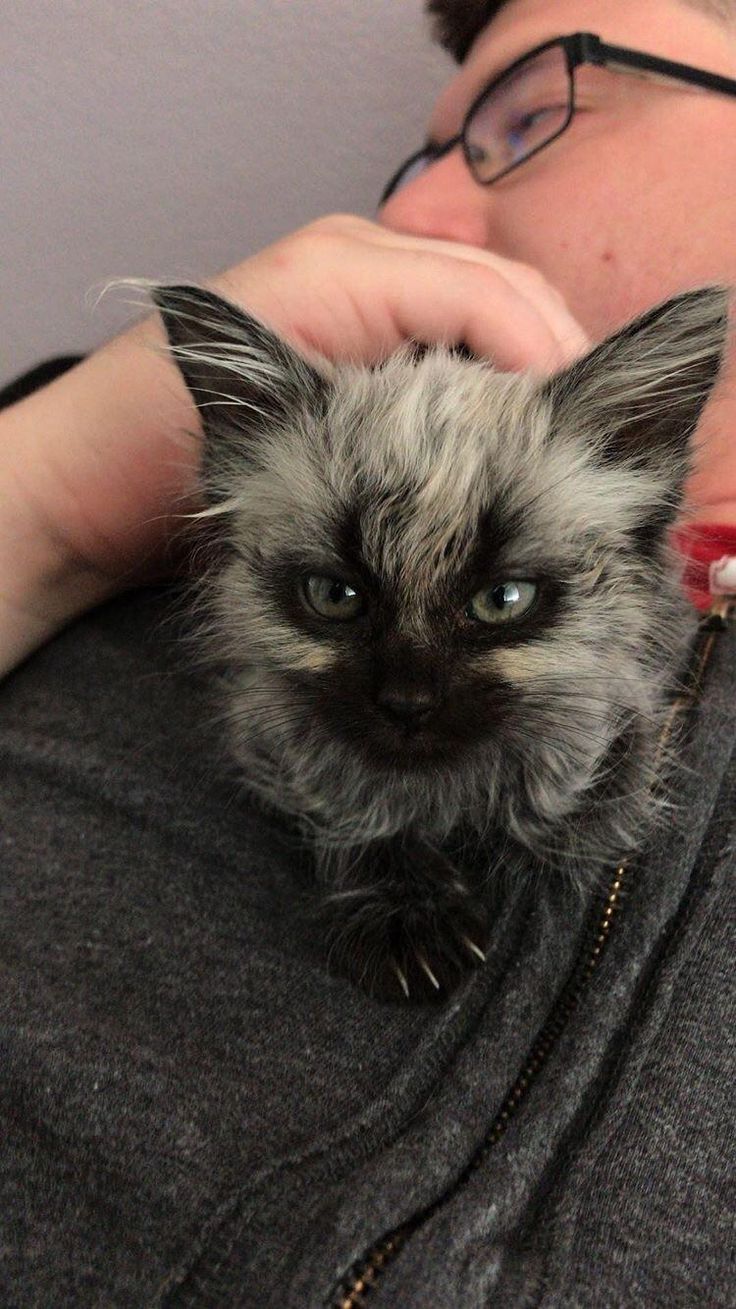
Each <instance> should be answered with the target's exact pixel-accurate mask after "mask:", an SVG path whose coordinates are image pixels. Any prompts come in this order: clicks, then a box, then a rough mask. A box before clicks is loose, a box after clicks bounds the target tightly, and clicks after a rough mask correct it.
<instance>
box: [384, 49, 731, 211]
mask: <svg viewBox="0 0 736 1309" xmlns="http://www.w3.org/2000/svg"><path fill="white" fill-rule="evenodd" d="M581 64H596V65H597V66H598V67H601V68H612V69H614V70H616V71H624V72H630V71H634V72H637V73H640V74H641V73H643V74H648V75H649V76H652V77H656V78H664V79H666V80H669V79H672V80H674V81H677V82H689V83H690V85H691V86H699V87H703V88H705V89H706V90H708V91H716V92H719V93H720V94H721V95H733V96H736V80H734V79H733V78H730V77H721V76H719V75H718V74H717V73H708V72H706V71H705V70H704V69H702V68H692V67H691V66H690V65H689V64H677V63H673V62H672V61H671V60H670V59H659V58H657V57H656V56H655V55H647V54H643V53H642V52H641V51H640V50H628V49H626V48H625V47H623V46H618V45H606V44H605V43H604V42H603V41H601V40H600V38H599V37H597V36H594V35H593V33H592V32H575V33H574V34H573V35H572V36H558V37H555V39H554V40H552V41H545V42H544V44H543V45H539V46H536V47H535V49H534V50H530V51H529V52H528V54H525V55H522V57H521V58H520V59H517V60H516V61H515V62H514V63H513V64H511V65H510V67H509V68H507V69H506V70H505V71H504V72H503V73H501V74H500V75H499V76H498V77H494V78H493V80H492V81H490V82H489V83H488V85H487V86H485V87H484V88H483V90H482V91H481V93H480V95H478V96H477V97H476V99H475V100H474V101H473V103H472V104H471V106H470V108H469V110H468V112H467V114H466V115H465V121H464V122H463V125H462V128H461V130H460V131H459V132H458V134H457V136H453V137H452V138H451V139H450V140H449V141H445V143H444V145H433V144H430V145H426V146H423V147H422V149H421V150H417V151H416V152H415V154H413V155H411V156H410V157H409V158H408V159H407V160H406V162H405V163H403V164H402V165H401V167H400V168H399V169H398V170H397V172H395V173H394V175H393V177H392V178H391V181H390V182H389V183H388V186H387V187H386V189H385V190H384V192H383V195H382V196H381V199H380V202H379V203H380V204H381V205H383V204H385V203H386V201H387V200H388V198H389V196H392V195H394V194H395V193H396V191H398V190H399V188H400V187H402V186H405V185H406V183H407V182H409V181H411V180H412V179H413V178H414V177H416V176H418V174H419V173H421V172H423V171H424V169H425V168H427V167H429V165H430V164H433V163H435V162H436V160H438V159H442V158H443V157H444V155H446V154H449V152H450V150H454V148H455V146H457V145H460V146H462V150H463V155H464V156H465V162H466V163H467V165H468V168H469V169H470V171H471V173H472V175H473V177H474V178H475V180H476V182H480V184H481V185H482V186H490V184H491V183H492V182H497V181H498V180H499V178H501V177H505V176H506V174H507V173H510V172H512V171H513V169H514V168H518V167H519V165H520V164H524V163H526V161H527V159H531V158H532V155H536V154H538V153H539V151H540V150H544V149H545V147H546V146H548V145H549V144H550V142H552V141H555V140H556V139H557V137H558V136H561V135H562V133H563V132H564V131H565V128H567V127H569V126H570V123H571V122H572V119H573V116H574V114H575V70H576V69H577V68H579V67H580V66H581Z"/></svg>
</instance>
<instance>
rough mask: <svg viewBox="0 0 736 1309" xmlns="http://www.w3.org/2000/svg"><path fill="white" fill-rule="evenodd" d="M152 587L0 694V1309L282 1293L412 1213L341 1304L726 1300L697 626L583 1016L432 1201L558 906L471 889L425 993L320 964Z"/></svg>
mask: <svg viewBox="0 0 736 1309" xmlns="http://www.w3.org/2000/svg"><path fill="white" fill-rule="evenodd" d="M174 598H175V597H174ZM171 600H172V595H171V594H170V593H168V592H167V591H165V590H164V591H155V590H152V591H147V592H141V593H138V594H136V595H133V596H128V597H125V598H123V599H121V600H118V601H116V602H114V603H113V604H110V605H108V606H105V607H104V608H102V609H100V610H98V611H97V612H95V613H93V614H90V615H87V616H86V617H85V618H84V619H82V620H81V621H79V622H78V623H76V624H75V625H74V626H73V627H72V628H70V629H69V630H68V631H67V632H65V633H63V634H62V635H61V636H60V637H58V638H57V639H56V640H55V641H54V642H52V643H51V644H50V645H48V646H47V647H46V648H45V649H43V650H41V651H40V652H38V654H37V655H35V656H34V657H33V658H32V659H31V660H29V661H28V662H27V663H26V664H25V665H24V666H23V667H22V668H20V669H18V670H17V672H16V673H15V674H13V675H12V676H11V677H10V678H8V680H7V681H6V682H5V684H4V685H3V686H2V687H0V767H1V768H2V791H1V794H0V813H1V815H2V818H1V822H2V827H1V829H0V831H1V836H0V840H1V842H2V847H1V848H2V852H3V853H2V860H3V866H2V878H1V881H0V904H1V911H0V967H1V968H2V987H1V988H0V1033H1V1040H2V1051H1V1052H0V1057H1V1058H2V1076H1V1077H0V1131H1V1132H2V1141H3V1145H2V1167H1V1169H0V1304H2V1305H3V1306H8V1309H30V1307H31V1306H32V1307H33V1309H46V1307H47V1306H48V1309H51V1307H52V1306H53V1309H56V1306H59V1305H74V1306H79V1307H80V1309H85V1307H86V1306H105V1307H106V1309H107V1307H108V1306H110V1307H112V1306H125V1307H126V1309H130V1306H139V1305H140V1306H142V1305H146V1306H148V1305H166V1306H223V1307H226V1306H227V1307H229V1306H233V1307H235V1306H237V1307H238V1309H241V1307H243V1309H246V1307H249V1306H253V1307H254V1309H255V1307H256V1306H257V1309H268V1307H269V1306H274V1309H275V1307H276V1306H278V1307H279V1309H284V1307H285V1306H289V1307H290V1306H294V1309H308V1307H311V1306H314V1307H315V1309H317V1306H321V1305H323V1304H330V1303H331V1302H332V1300H331V1289H332V1288H333V1287H335V1285H336V1284H337V1283H338V1281H339V1280H340V1278H341V1277H342V1275H343V1274H344V1273H345V1271H346V1269H348V1268H349V1267H350V1265H351V1264H353V1262H354V1261H356V1260H359V1259H360V1257H361V1255H362V1254H363V1253H364V1252H365V1251H366V1250H367V1248H368V1247H370V1246H371V1245H372V1244H373V1243H374V1242H375V1241H376V1240H377V1239H379V1238H380V1237H381V1236H382V1235H383V1234H384V1233H385V1232H387V1231H388V1230H390V1229H391V1228H392V1227H393V1226H394V1225H396V1224H397V1223H400V1222H402V1221H404V1220H406V1219H408V1218H411V1217H412V1216H413V1215H414V1214H416V1213H418V1212H419V1211H420V1210H422V1209H423V1208H425V1207H427V1206H430V1205H433V1206H434V1208H433V1210H432V1214H431V1216H430V1217H429V1218H428V1219H427V1220H426V1221H425V1222H424V1223H422V1224H421V1225H420V1226H419V1227H418V1229H417V1230H416V1232H415V1233H414V1235H413V1236H412V1237H411V1239H410V1240H409V1241H408V1243H407V1244H406V1246H405V1248H404V1249H403V1250H402V1252H401V1253H400V1254H399V1256H398V1257H397V1259H396V1260H395V1261H394V1262H393V1263H392V1264H391V1265H390V1266H389V1267H388V1268H387V1270H386V1272H385V1273H384V1274H383V1276H382V1277H381V1279H380V1280H379V1281H378V1282H377V1283H376V1286H375V1289H374V1291H372V1293H371V1297H370V1303H371V1305H373V1304H375V1305H376V1306H378V1307H379V1309H380V1306H381V1305H385V1306H397V1307H399V1306H400V1307H401V1309H413V1307H416V1309H419V1307H420V1306H421V1309H427V1306H429V1305H431V1306H432V1309H455V1307H456V1306H459V1305H461V1304H462V1305H463V1306H464V1307H466V1306H467V1307H470V1306H476V1305H478V1306H480V1305H490V1304H494V1305H500V1306H503V1307H504V1309H507V1307H509V1309H510V1307H512V1306H517V1305H518V1306H528V1305H535V1306H537V1305H540V1306H545V1307H546V1306H550V1307H551V1306H556V1307H557V1306H560V1307H562V1306H565V1309H567V1307H568V1306H581V1307H582V1306H585V1307H587V1306H591V1309H592V1307H593V1306H596V1309H597V1307H598V1306H600V1305H603V1304H605V1305H606V1306H619V1305H620V1306H627V1307H628V1306H632V1305H647V1306H658V1305H663V1306H664V1305H667V1306H668V1307H670V1309H671V1307H672V1306H680V1305H681V1306H683V1307H684V1306H694V1305H715V1306H721V1305H723V1306H725V1305H731V1304H733V1303H734V1299H735V1298H736V1292H735V1290H734V1280H733V1269H732V1265H731V1262H730V1259H731V1254H732V1250H733V1239H732V1238H733V1230H734V1224H733V1219H734V1206H733V1194H732V1188H731V1187H730V1182H731V1160H730V1155H731V1141H732V1139H733V1098H732V1097H733V1092H732V1087H733V1084H734V1043H733V1035H732V1022H731V1019H732V1008H733V1005H732V994H733V974H732V971H731V960H732V958H733V950H732V948H731V944H732V943H731V942H730V941H729V931H730V933H731V934H732V930H733V912H732V907H731V906H732V901H731V898H730V894H729V893H730V887H729V885H728V883H729V880H730V878H731V876H732V870H733V865H734V831H733V804H734V788H733V776H732V774H731V773H730V772H729V763H730V759H731V750H732V745H733V740H734V726H735V721H734V720H735V719H736V640H735V639H734V632H733V630H731V631H729V632H727V633H725V634H723V635H722V636H720V637H719V638H718V639H717V643H716V648H715V652H714V656H713V659H712V661H711V667H710V669H709V671H708V675H707V680H706V690H705V695H704V699H703V702H702V705H701V707H700V709H699V711H698V713H697V716H696V718H695V720H694V722H693V724H692V732H691V739H690V740H689V741H687V742H683V743H682V744H681V745H680V747H679V751H678V753H679V755H680V758H681V760H682V762H683V765H684V767H683V768H682V769H681V770H680V772H679V774H678V777H677V779H676V781H675V783H674V784H673V798H674V800H675V801H676V809H675V811H674V812H673V813H672V814H671V816H670V818H669V819H668V822H667V824H666V826H665V827H664V828H663V830H662V831H661V832H660V833H659V834H658V835H657V837H656V839H655V840H654V841H653V842H652V846H651V849H650V851H649V852H648V854H647V857H646V858H645V859H644V860H643V861H642V866H641V868H640V870H639V872H638V873H637V875H636V878H635V879H632V882H631V888H630V890H629V892H628V894H627V896H626V898H625V903H624V907H623V909H622V910H621V913H620V915H619V917H618V919H617V921H616V923H615V928H614V931H613V934H612V939H611V943H610V946H609V948H608V950H607V951H606V953H605V955H604V956H603V960H602V962H601V965H600V968H599V970H598V971H597V972H596V974H595V975H594V978H593V981H592V983H591V985H590V988H589V990H588V992H587V994H586V996H585V998H584V1002H583V1003H582V1004H581V1005H580V1006H579V1008H578V1009H577V1010H576V1011H575V1012H574V1013H573V1015H572V1017H571V1019H570V1022H569V1024H568V1026H567V1028H566V1029H565V1031H564V1033H563V1035H562V1037H561V1039H560V1040H559V1042H558V1044H557V1046H556V1048H555V1050H554V1052H553V1055H552V1056H551V1058H550V1060H549V1062H548V1064H547V1065H546V1067H545V1069H544V1070H543V1072H542V1073H541V1075H540V1077H539V1079H538V1081H537V1082H536V1084H535V1085H534V1087H533V1088H532V1090H531V1091H530V1092H529V1094H528V1096H527V1098H526V1101H525V1102H524V1104H523V1106H522V1107H521V1108H520V1110H519V1112H518V1114H517V1116H516V1118H515V1119H514V1121H513V1123H512V1125H511V1126H510V1128H509V1130H508V1132H507V1133H506V1135H505V1136H504V1137H503V1138H502V1140H501V1141H500V1142H499V1143H498V1144H497V1145H495V1146H494V1147H493V1149H492V1150H491V1151H490V1152H489V1153H488V1155H487V1156H486V1157H485V1158H484V1160H483V1162H482V1163H481V1164H480V1166H479V1167H478V1168H477V1169H476V1170H475V1171H474V1172H473V1173H472V1175H471V1177H470V1179H469V1181H467V1182H466V1183H465V1184H463V1185H462V1186H461V1187H459V1188H458V1187H457V1186H455V1183H456V1181H457V1179H458V1177H459V1175H460V1174H461V1173H462V1171H463V1168H464V1167H465V1165H466V1163H467V1162H468V1160H469V1159H470V1158H471V1156H472V1155H473V1153H474V1151H475V1150H476V1149H477V1148H478V1146H479V1145H480V1143H481V1142H482V1141H483V1138H484V1135H485V1133H486V1132H487V1130H488V1126H489V1124H490V1122H491V1121H492V1120H493V1118H494V1117H495V1114H496V1113H497V1111H498V1108H499V1106H500V1104H501V1102H502V1101H503V1098H504V1095H505V1093H506V1091H507V1089H508V1087H509V1086H510V1085H511V1084H512V1083H513V1081H514V1079H515V1077H516V1075H517V1073H518V1071H519V1069H520V1067H521V1066H522V1064H523V1062H524V1059H525V1056H526V1053H527V1051H528V1049H529V1048H530V1046H531V1044H532V1042H533V1039H534V1035H535V1033H536V1031H537V1030H538V1028H539V1027H540V1025H541V1023H542V1022H543V1020H544V1018H545V1016H546V1013H547V1011H548V1009H549V1007H550V1004H551V1002H552V1000H553V998H554V996H555V994H556V993H557V992H558V991H559V989H560V987H561V985H562V984H563V982H564V980H565V978H566V976H567V974H568V972H569V969H570V967H571V965H572V963H573V960H574V958H575V955H576V952H577V951H578V949H579V948H580V946H581V943H582V942H583V941H584V940H587V933H588V932H589V921H588V919H589V908H590V905H589V904H587V903H581V902H577V901H575V900H574V898H573V897H572V896H571V895H570V894H569V893H566V892H565V891H564V889H563V888H562V887H561V886H560V885H559V883H558V882H556V881H555V882H552V881H548V882H547V883H542V884H539V885H534V884H530V885H529V886H527V887H526V888H525V889H524V890H523V891H520V892H519V893H518V894H517V895H516V896H512V895H510V894H509V895H505V896H504V897H503V898H502V899H501V900H500V902H499V905H498V915H497V921H496V927H495V939H494V943H493V949H492V952H491V956H490V959H489V963H488V966H487V967H486V968H485V969H482V970H480V971H479V972H478V973H477V974H476V975H475V976H474V977H473V978H472V979H471V980H470V981H469V982H468V984H467V985H466V986H465V987H464V988H463V989H462V990H461V991H460V992H459V993H457V994H456V995H455V996H454V997H453V998H452V1000H451V1001H450V1002H448V1003H447V1004H445V1005H444V1006H441V1007H439V1008H429V1007H427V1008H408V1007H407V1008H404V1007H402V1006H401V1005H395V1006H394V1005H382V1004H379V1003H378V1002H375V1001H372V1000H370V999H368V998H366V997H365V996H363V995H362V994H360V993H358V992H357V991H355V990H354V989H353V988H352V987H351V986H350V985H349V984H347V983H346V982H343V981H341V980H339V979H335V978H331V977H330V976H328V974H327V973H326V971H325V968H324V958H323V951H322V947H321V943H320V941H319V940H318V939H316V937H315V935H314V932H313V930H312V929H311V928H310V927H309V926H308V924H307V922H306V920H305V917H304V912H303V911H304V907H305V906H306V905H308V904H309V901H310V897H311V894H312V884H311V879H310V865H309V858H308V855H307V854H306V853H305V852H304V851H302V850H300V848H299V846H298V843H297V842H296V840H295V837H294V834H293V832H291V831H289V830H288V829H286V828H284V826H283V824H281V823H280V821H279V820H278V819H277V818H276V817H274V816H272V815H269V814H268V813H266V812H263V811H259V810H258V809H256V808H255V807H254V806H253V805H252V804H251V803H250V802H249V801H248V800H247V798H246V797H245V795H244V793H243V791H242V788H241V786H240V784H239V782H238V779H237V778H236V777H235V775H234V774H233V772H232V770H231V769H230V768H229V766H228V764H227V762H226V759H225V756H224V753H223V747H222V744H221V740H220V736H221V730H220V727H219V725H218V722H217V716H216V713H215V711H214V707H213V706H212V705H211V703H210V702H209V699H208V695H207V689H206V686H205V685H204V684H203V682H202V680H201V679H200V676H199V675H198V674H196V673H194V672H191V671H189V669H188V668H187V665H186V662H185V655H184V651H183V648H182V646H181V643H180V620H179V618H178V617H177V616H176V612H175V610H172V608H171ZM599 898H600V896H599V895H596V896H594V897H591V900H592V901H594V902H595V903H596V904H597V903H598V900H599ZM366 1303H367V1301H366Z"/></svg>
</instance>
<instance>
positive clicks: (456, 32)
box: [426, 0, 736, 62]
mask: <svg viewBox="0 0 736 1309" xmlns="http://www.w3.org/2000/svg"><path fill="white" fill-rule="evenodd" d="M507 3H508V0H427V2H426V8H427V13H428V14H429V15H430V17H431V18H432V23H433V33H434V36H435V39H436V40H437V41H439V43H440V45H442V46H444V48H445V50H447V51H449V53H450V54H451V55H452V56H453V58H455V59H457V60H458V62H460V61H462V60H463V59H464V58H465V56H466V54H467V53H468V50H469V49H470V47H471V45H472V44H473V42H474V40H475V38H476V36H477V35H478V33H479V32H480V31H481V30H482V29H483V28H484V27H485V25H486V23H489V22H490V21H491V19H492V18H493V17H494V15H495V14H497V13H498V11H499V9H503V7H504V5H505V4H507ZM684 3H685V4H688V5H690V7H691V8H692V9H700V10H702V11H703V12H704V13H706V14H710V16H711V18H717V19H720V21H721V22H728V21H733V20H736V0H684Z"/></svg>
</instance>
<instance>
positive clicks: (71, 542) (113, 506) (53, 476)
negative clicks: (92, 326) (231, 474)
mask: <svg viewBox="0 0 736 1309" xmlns="http://www.w3.org/2000/svg"><path fill="white" fill-rule="evenodd" d="M161 341H162V334H161V332H160V328H159V326H158V324H157V323H156V322H155V321H151V320H149V321H147V322H146V323H143V324H140V325H139V326H138V327H136V328H133V329H131V331H130V332H127V333H125V334H124V335H123V336H121V337H118V338H116V339H115V340H114V341H111V342H110V343H109V344H108V345H106V346H104V347H102V349H100V350H98V351H97V352H96V353H95V354H93V355H90V356H89V358H88V359H86V360H84V361H83V362H82V363H81V364H79V365H78V366H77V367H76V368H73V369H72V370H71V371H70V372H68V373H65V374H64V375H63V376H62V377H60V378H57V379H56V380H55V381H54V382H52V383H50V384H49V385H48V386H45V387H43V388H42V389H41V390H39V391H36V392H34V393H33V394H32V395H30V396H28V397H27V398H26V399H23V400H21V401H19V402H18V403H17V404H15V405H12V406H11V407H10V408H8V409H6V410H3V411H2V412H0V673H5V672H7V671H9V670H10V669H11V668H13V667H14V666H15V665H16V664H18V663H19V662H21V660H23V659H24V658H25V657H26V656H27V655H28V654H30V653H31V652H32V651H33V650H35V649H37V648H38V646H40V645H42V644H43V643H44V642H45V641H46V640H48V639H49V638H50V637H51V636H53V635H54V633H55V632H57V631H58V630H60V628H62V627H63V626H64V625H65V624H66V623H67V622H69V621H70V620H71V619H73V618H75V617H76V616H77V615H79V614H81V613H83V612H84V611H85V610H87V609H89V608H91V607H92V606H94V605H95V604H99V603H100V602H102V601H103V600H105V599H107V598H108V597H109V596H111V595H114V594H115V593H116V592H118V591H121V590H124V589H126V588H127V587H130V586H134V585H136V584H139V583H145V582H146V581H148V580H151V579H152V578H153V577H155V576H161V575H163V574H165V572H166V571H167V570H166V561H165V546H166V542H167V540H168V539H169V538H170V537H171V536H172V534H175V531H176V529H177V527H179V526H180V523H179V522H177V519H178V517H179V512H183V511H185V510H186V509H188V508H191V507H192V505H191V503H190V497H191V495H192V493H193V487H194V478H195V469H196V462H197V437H196V428H197V426H198V421H197V419H196V416H194V415H193V411H192V406H191V403H190V402H189V400H188V397H187V396H186V394H185V393H184V390H183V386H182V385H181V383H180V381H179V378H178V374H177V373H176V370H175V369H174V368H173V367H172V366H171V364H170V363H169V361H168V360H167V359H166V358H165V357H164V356H163V355H159V354H157V353H156V352H155V350H154V349H151V346H152V345H153V346H156V345H158V344H159V342H161ZM187 428H189V429H190V430H191V432H192V435H191V436H189V437H188V436H187V435H186V429H187ZM183 430H184V434H183V435H182V431H183Z"/></svg>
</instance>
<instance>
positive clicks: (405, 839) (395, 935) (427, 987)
mask: <svg viewBox="0 0 736 1309" xmlns="http://www.w3.org/2000/svg"><path fill="white" fill-rule="evenodd" d="M341 880H342V881H343V889H341V890H339V891H335V892H332V893H329V894H328V895H327V897H326V899H325V901H324V903H323V922H324V923H325V925H326V929H327V938H328V945H329V966H330V968H331V969H332V970H333V971H334V972H337V973H339V974H340V975H343V976H344V975H347V976H348V977H350V978H351V980H352V981H354V982H355V983H356V984H357V985H358V986H360V987H362V988H363V989H364V990H366V991H368V993H369V994H370V995H373V996H376V997H377V998H378V999H383V1000H412V1001H428V1000H436V1001H442V1000H444V999H446V998H447V996H448V994H449V993H450V992H451V991H453V990H454V989H455V987H456V986H457V985H458V983H459V982H460V981H461V980H462V979H463V977H464V976H465V975H466V974H467V973H468V972H469V971H470V969H472V968H473V967H477V966H478V965H479V964H480V963H482V962H483V961H484V959H485V950H486V946H487V942H488V920H487V915H486V912H485V910H484V909H483V906H482V904H481V903H480V902H479V898H478V896H477V894H475V893H474V890H473V888H472V886H471V885H470V884H469V883H468V882H467V881H466V879H465V877H464V875H463V874H462V873H461V872H458V871H457V869H456V868H454V867H453V865H452V864H451V863H450V861H449V860H448V859H447V858H445V856H444V855H442V854H441V853H440V852H439V851H437V850H435V849H433V848H432V847H431V846H429V845H426V844H425V843H424V842H422V841H420V840H418V839H417V838H414V837H411V836H406V835H405V836H401V837H395V838H392V839H391V840H386V841H375V842H373V843H372V844H371V845H369V846H366V847H364V848H363V849H362V850H361V851H360V852H359V853H357V854H356V856H355V858H354V860H353V861H352V862H351V863H350V864H349V873H348V874H347V875H346V874H344V875H343V878H342V879H341Z"/></svg>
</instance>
